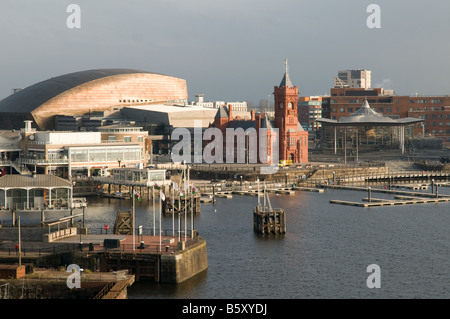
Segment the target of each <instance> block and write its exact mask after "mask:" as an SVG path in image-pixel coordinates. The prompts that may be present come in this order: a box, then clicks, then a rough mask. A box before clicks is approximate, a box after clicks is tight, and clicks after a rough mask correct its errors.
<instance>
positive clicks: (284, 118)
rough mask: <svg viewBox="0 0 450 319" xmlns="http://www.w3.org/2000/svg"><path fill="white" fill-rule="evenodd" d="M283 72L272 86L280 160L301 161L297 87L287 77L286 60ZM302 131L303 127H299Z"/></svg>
mask: <svg viewBox="0 0 450 319" xmlns="http://www.w3.org/2000/svg"><path fill="white" fill-rule="evenodd" d="M284 64H285V72H284V76H283V79H282V80H281V83H280V85H279V86H275V87H274V92H273V94H274V97H275V125H276V127H277V128H278V130H279V145H280V153H279V154H280V160H292V162H293V163H298V162H301V154H300V150H299V149H298V143H299V140H300V136H299V125H298V124H299V123H298V114H297V110H298V108H297V105H298V87H297V86H294V85H293V84H292V82H291V79H290V78H289V72H288V64H287V60H285V61H284ZM301 130H302V131H303V129H302V128H301Z"/></svg>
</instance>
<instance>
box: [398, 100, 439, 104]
mask: <svg viewBox="0 0 450 319" xmlns="http://www.w3.org/2000/svg"><path fill="white" fill-rule="evenodd" d="M397 101H398V100H397ZM443 102H444V101H443V100H430V103H443ZM397 103H398V102H397ZM409 103H419V104H426V103H428V100H409Z"/></svg>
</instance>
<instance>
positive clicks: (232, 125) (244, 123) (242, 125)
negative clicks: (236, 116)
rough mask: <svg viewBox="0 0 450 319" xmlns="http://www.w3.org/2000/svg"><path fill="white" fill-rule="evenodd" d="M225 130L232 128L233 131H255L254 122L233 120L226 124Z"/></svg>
mask: <svg viewBox="0 0 450 319" xmlns="http://www.w3.org/2000/svg"><path fill="white" fill-rule="evenodd" d="M227 128H234V129H236V128H242V129H244V130H247V129H249V128H255V129H256V123H255V121H248V120H233V121H230V122H229V123H228V125H227Z"/></svg>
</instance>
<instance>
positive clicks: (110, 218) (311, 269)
mask: <svg viewBox="0 0 450 319" xmlns="http://www.w3.org/2000/svg"><path fill="white" fill-rule="evenodd" d="M440 193H443V194H444V193H447V194H450V188H447V189H444V188H441V189H440ZM372 196H373V197H377V198H380V197H383V198H392V197H390V196H389V195H384V194H378V193H373V194H372ZM363 197H367V194H366V193H364V192H356V191H340V190H325V192H324V193H320V194H319V193H309V192H299V191H297V192H296V194H295V195H290V196H289V195H272V196H271V202H272V206H273V207H283V208H284V209H285V210H286V212H287V234H286V235H283V236H278V237H262V236H259V235H256V234H255V233H254V232H253V228H252V227H253V220H252V210H253V208H254V206H255V205H256V198H255V197H247V196H236V195H234V196H233V199H220V198H219V199H217V202H216V204H214V205H213V204H202V212H201V214H200V215H198V216H196V217H195V228H196V229H197V230H198V232H199V233H200V235H201V236H202V237H203V238H205V239H206V241H207V250H208V263H209V268H208V270H207V271H205V272H204V273H202V274H200V275H198V276H196V277H195V278H193V279H191V280H188V281H187V282H185V283H183V284H179V285H173V284H154V283H142V282H141V283H135V284H134V285H133V286H132V287H130V289H129V298H130V299H132V298H205V299H206V298H207V299H213V298H231V299H234V298H240V299H241V298H242V299H246V298H268V299H275V298H283V299H289V298H450V254H449V252H450V232H449V230H450V227H449V225H450V203H440V204H421V205H406V206H397V207H378V208H359V207H350V206H341V205H334V204H329V200H331V199H342V200H344V199H345V200H355V201H361V198H363ZM117 209H129V201H123V200H122V201H120V200H111V199H109V200H108V199H100V198H91V199H89V207H88V209H87V211H86V221H87V224H88V226H89V227H95V228H97V229H99V228H101V227H102V226H103V225H104V224H105V223H106V224H109V225H110V226H111V228H112V225H113V224H114V220H115V216H116V212H117ZM157 215H158V214H157ZM162 222H163V228H171V227H172V217H171V216H165V217H163V221H162ZM136 225H143V227H144V231H145V229H149V228H152V227H153V212H152V202H147V201H146V200H143V201H142V202H141V203H137V211H136ZM158 225H159V221H158V219H157V220H156V227H157V228H158ZM175 225H176V227H177V225H178V223H177V222H176V223H175ZM370 264H378V265H379V266H380V268H381V288H380V289H369V288H367V286H366V280H367V277H368V276H369V275H370V273H367V272H366V268H367V266H368V265H370Z"/></svg>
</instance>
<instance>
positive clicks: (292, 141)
mask: <svg viewBox="0 0 450 319" xmlns="http://www.w3.org/2000/svg"><path fill="white" fill-rule="evenodd" d="M289 146H295V137H290V138H289Z"/></svg>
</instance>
